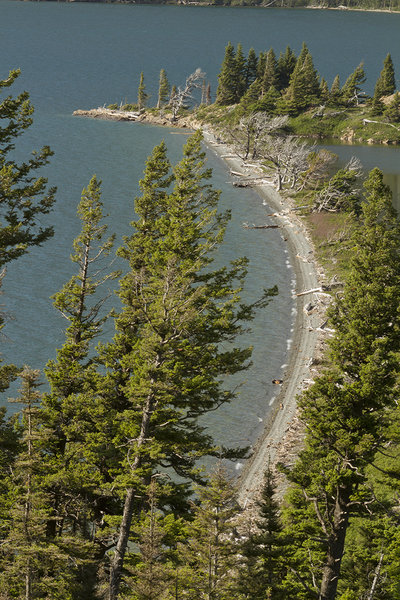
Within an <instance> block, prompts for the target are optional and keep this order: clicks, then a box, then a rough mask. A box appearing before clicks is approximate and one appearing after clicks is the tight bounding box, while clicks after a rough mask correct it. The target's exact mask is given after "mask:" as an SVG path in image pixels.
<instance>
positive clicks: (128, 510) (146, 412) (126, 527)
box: [109, 357, 159, 600]
mask: <svg viewBox="0 0 400 600" xmlns="http://www.w3.org/2000/svg"><path fill="white" fill-rule="evenodd" d="M155 366H156V367H157V366H159V358H158V357H157V360H156V363H155ZM154 403H155V399H154V396H153V394H150V395H149V397H148V398H147V400H146V405H145V406H144V408H143V414H142V424H141V428H140V435H139V437H138V439H137V449H136V456H135V458H134V460H133V461H132V471H133V472H134V471H136V469H138V468H139V467H140V464H141V462H142V454H141V448H142V446H143V445H144V443H145V442H146V439H147V438H148V437H149V431H150V419H151V415H152V414H153V410H154ZM134 507H135V490H134V489H133V488H128V489H127V490H126V497H125V504H124V511H123V513H122V521H121V526H120V530H119V536H118V542H117V545H116V547H115V550H114V556H113V558H112V559H111V565H110V566H111V568H110V583H109V600H117V599H118V596H119V588H120V584H121V575H122V568H123V564H124V559H125V554H126V549H127V547H128V541H129V534H130V530H131V523H132V518H133V511H134Z"/></svg>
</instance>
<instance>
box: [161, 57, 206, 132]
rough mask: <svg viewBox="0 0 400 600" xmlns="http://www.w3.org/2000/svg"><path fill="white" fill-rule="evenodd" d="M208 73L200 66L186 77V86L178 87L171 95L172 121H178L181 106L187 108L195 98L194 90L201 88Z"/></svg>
mask: <svg viewBox="0 0 400 600" xmlns="http://www.w3.org/2000/svg"><path fill="white" fill-rule="evenodd" d="M205 76H206V74H205V73H203V71H202V70H201V69H200V68H199V69H196V70H195V72H194V73H192V74H191V75H189V76H188V77H187V78H186V82H185V85H184V87H183V88H182V87H178V88H177V89H176V91H175V92H174V94H172V95H171V98H170V101H169V106H170V108H171V110H172V121H176V119H177V115H178V112H179V110H180V109H181V108H186V107H187V106H188V102H189V101H190V100H192V99H193V91H194V90H195V89H201V88H202V87H203V82H204V78H205Z"/></svg>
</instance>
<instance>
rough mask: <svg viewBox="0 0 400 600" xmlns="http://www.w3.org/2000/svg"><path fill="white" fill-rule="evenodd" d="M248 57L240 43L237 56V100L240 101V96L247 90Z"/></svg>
mask: <svg viewBox="0 0 400 600" xmlns="http://www.w3.org/2000/svg"><path fill="white" fill-rule="evenodd" d="M246 70H247V65H246V59H245V57H244V54H243V47H242V44H238V45H237V48H236V57H235V80H236V86H235V87H236V90H235V102H239V100H240V98H241V97H242V96H243V94H244V93H245V91H246Z"/></svg>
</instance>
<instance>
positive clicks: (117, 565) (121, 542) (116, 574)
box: [109, 488, 135, 600]
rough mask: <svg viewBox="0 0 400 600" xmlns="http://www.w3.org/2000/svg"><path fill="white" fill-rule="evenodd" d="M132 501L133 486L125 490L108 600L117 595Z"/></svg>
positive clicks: (127, 536) (133, 499) (132, 507)
mask: <svg viewBox="0 0 400 600" xmlns="http://www.w3.org/2000/svg"><path fill="white" fill-rule="evenodd" d="M134 501H135V490H134V489H133V488H129V489H128V490H127V491H126V497H125V504H124V512H123V516H122V522H121V526H120V530H119V537H118V543H117V545H116V547H115V551H114V556H113V559H112V561H111V570H110V587H109V600H116V599H117V598H118V595H119V587H120V584H121V574H122V567H123V564H124V558H125V554H126V549H127V547H128V540H129V533H130V530H131V523H132V517H133V510H134Z"/></svg>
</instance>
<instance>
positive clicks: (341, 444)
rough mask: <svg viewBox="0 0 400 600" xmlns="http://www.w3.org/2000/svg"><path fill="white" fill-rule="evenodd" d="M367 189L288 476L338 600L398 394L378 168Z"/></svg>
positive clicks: (395, 229) (390, 229)
mask: <svg viewBox="0 0 400 600" xmlns="http://www.w3.org/2000/svg"><path fill="white" fill-rule="evenodd" d="M365 188H366V193H367V198H366V201H365V202H364V203H363V205H362V212H361V215H360V222H359V225H358V227H357V228H356V230H355V233H354V236H353V239H352V242H353V248H352V256H351V259H350V269H349V272H348V275H347V277H346V286H345V288H344V291H343V294H342V295H341V296H339V297H338V298H337V299H336V302H335V303H334V305H333V307H332V308H331V309H330V311H329V316H330V319H331V323H332V325H333V327H334V328H335V330H336V334H335V337H334V338H333V340H332V341H331V343H330V348H331V351H330V360H331V366H330V367H329V368H328V369H327V370H326V371H325V372H324V373H323V374H322V375H321V376H320V377H318V379H317V380H316V381H315V383H314V384H313V385H312V386H311V387H310V388H309V390H307V392H305V394H303V396H302V397H301V398H300V401H299V405H300V408H301V411H302V418H303V419H304V421H305V423H306V426H307V431H308V433H307V445H306V449H305V450H304V452H303V453H302V454H301V455H300V460H299V461H298V463H297V465H296V467H295V469H294V471H293V472H292V473H291V475H290V477H291V479H292V481H294V482H296V483H297V485H298V486H299V487H300V489H301V493H302V495H303V498H304V499H305V500H306V502H307V503H308V504H309V507H310V509H311V510H312V511H314V514H315V521H316V524H317V525H318V527H319V528H320V533H319V535H318V536H317V537H318V538H319V539H320V540H321V552H322V553H323V554H324V555H325V556H324V558H323V561H322V565H321V569H320V573H321V579H320V581H319V583H318V586H319V589H318V593H319V596H320V598H321V599H322V600H333V599H334V598H335V597H336V592H337V586H338V582H339V580H340V570H341V560H342V557H343V553H344V549H345V541H346V534H347V530H348V526H349V520H350V518H351V516H352V515H354V514H360V513H362V511H363V510H365V506H366V503H369V510H372V509H373V500H374V497H373V495H371V490H370V489H369V486H368V483H367V479H366V468H367V466H368V465H370V464H372V463H374V461H375V456H376V453H377V452H378V450H379V449H383V447H384V446H385V444H386V443H387V442H388V439H389V438H388V436H389V435H390V431H389V428H388V423H389V420H390V418H391V416H390V415H391V409H393V408H394V407H395V405H396V396H397V392H396V385H395V382H396V380H397V377H398V374H399V363H398V352H399V350H400V336H399V328H400V316H399V311H398V306H399V303H400V287H399V285H400V262H399V247H400V226H399V222H398V220H397V217H396V213H395V211H394V208H393V206H392V203H391V194H390V191H389V189H388V187H387V186H386V185H385V184H384V183H383V175H382V173H381V172H380V171H379V170H378V169H374V170H373V171H371V173H370V174H369V177H368V179H367V181H366V183H365ZM303 518H304V515H303Z"/></svg>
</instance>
